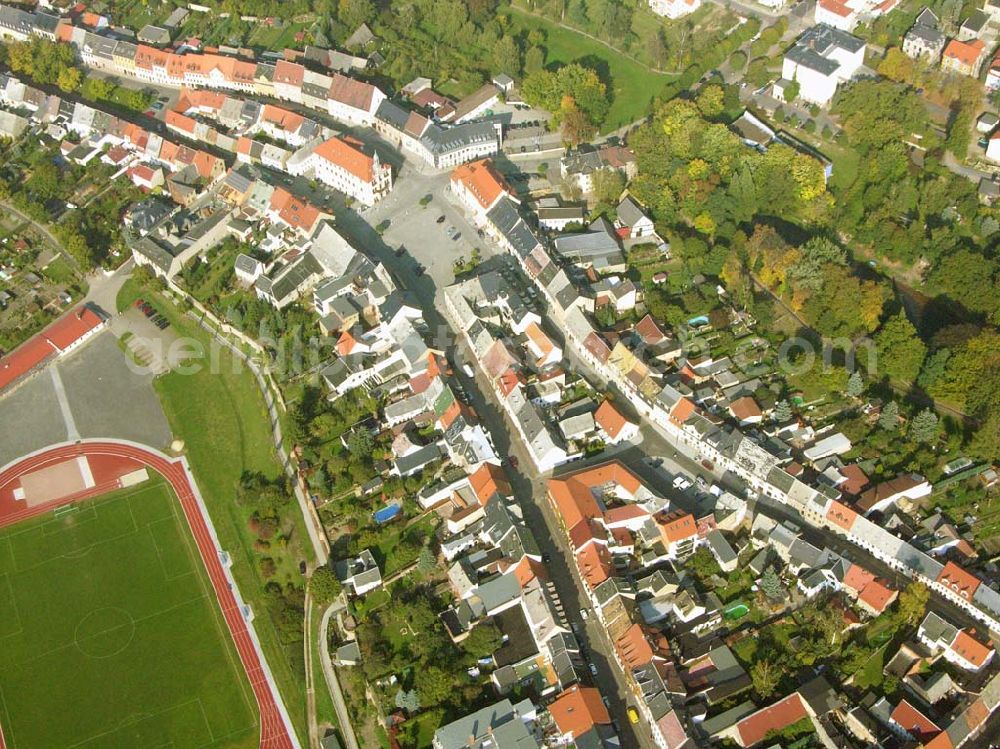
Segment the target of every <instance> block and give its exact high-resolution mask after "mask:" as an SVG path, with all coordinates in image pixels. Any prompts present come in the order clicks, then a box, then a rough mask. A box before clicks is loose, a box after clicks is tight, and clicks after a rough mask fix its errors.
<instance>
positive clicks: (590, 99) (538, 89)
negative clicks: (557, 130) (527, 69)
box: [521, 63, 608, 145]
mask: <svg viewBox="0 0 1000 749" xmlns="http://www.w3.org/2000/svg"><path fill="white" fill-rule="evenodd" d="M521 95H522V96H523V97H524V100H525V101H526V102H527V103H528V104H531V105H532V106H535V107H538V108H540V109H545V110H548V111H549V112H552V113H553V124H555V125H561V127H562V132H563V137H564V138H565V140H566V141H567V142H569V143H572V144H574V145H575V144H577V143H582V142H583V141H587V140H590V139H591V138H593V137H594V135H596V134H597V127H598V126H599V125H600V124H601V123H602V122H604V118H605V116H606V115H607V113H608V93H607V87H606V86H605V85H604V83H603V82H602V81H601V79H600V78H599V77H598V76H597V73H596V72H594V71H593V70H591V69H590V68H585V67H584V66H582V65H580V64H578V63H572V64H570V65H564V66H562V67H561V68H558V69H557V70H554V71H552V70H545V69H542V70H538V71H536V72H534V73H530V74H529V75H528V76H527V77H525V79H524V83H523V85H522V86H521Z"/></svg>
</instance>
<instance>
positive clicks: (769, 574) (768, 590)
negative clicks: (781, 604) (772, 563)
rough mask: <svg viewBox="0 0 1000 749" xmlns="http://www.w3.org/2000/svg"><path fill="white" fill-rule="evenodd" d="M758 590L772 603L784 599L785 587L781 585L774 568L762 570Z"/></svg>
mask: <svg viewBox="0 0 1000 749" xmlns="http://www.w3.org/2000/svg"><path fill="white" fill-rule="evenodd" d="M760 589H761V590H762V591H763V592H764V595H766V596H767V597H768V598H770V599H771V600H773V601H780V600H781V599H782V598H784V597H785V586H784V585H782V584H781V578H780V577H779V576H778V573H777V572H775V570H774V567H768V568H767V569H765V570H764V574H763V575H761V577H760Z"/></svg>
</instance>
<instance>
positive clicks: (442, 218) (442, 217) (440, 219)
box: [435, 214, 444, 224]
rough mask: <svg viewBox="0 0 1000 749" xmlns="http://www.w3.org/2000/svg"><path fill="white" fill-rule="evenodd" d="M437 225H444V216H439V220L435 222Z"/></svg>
mask: <svg viewBox="0 0 1000 749" xmlns="http://www.w3.org/2000/svg"><path fill="white" fill-rule="evenodd" d="M435 223H437V224H443V223H444V214H441V215H440V216H438V217H437V219H436V220H435Z"/></svg>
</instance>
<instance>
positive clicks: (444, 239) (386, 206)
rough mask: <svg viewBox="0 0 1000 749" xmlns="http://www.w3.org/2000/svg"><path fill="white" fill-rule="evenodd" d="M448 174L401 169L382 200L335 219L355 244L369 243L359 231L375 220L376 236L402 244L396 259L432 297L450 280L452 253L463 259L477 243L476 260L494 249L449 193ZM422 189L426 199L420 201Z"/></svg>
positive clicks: (366, 232) (452, 276) (364, 231)
mask: <svg viewBox="0 0 1000 749" xmlns="http://www.w3.org/2000/svg"><path fill="white" fill-rule="evenodd" d="M449 177H450V175H448V174H440V175H436V176H434V177H428V176H426V175H422V174H419V173H416V172H414V171H412V170H404V172H403V174H402V175H401V176H400V177H399V179H397V180H396V183H395V186H394V187H393V189H392V192H391V193H389V196H388V197H387V198H386V199H385V200H383V201H381V202H379V203H378V204H376V205H375V206H374V207H372V208H369V209H367V210H364V211H359V212H354V211H346V212H342V213H340V214H338V224H339V225H340V226H341V227H342V228H344V229H345V230H346V231H347V232H348V233H349V234H351V235H352V236H354V237H355V238H357V239H358V240H359V241H360V242H361V244H360V245H359V246H361V247H365V246H367V245H369V244H370V242H369V243H366V242H365V236H366V235H368V236H369V237H370V234H371V228H372V227H376V228H377V227H379V226H380V225H381V226H382V227H383V229H382V236H381V241H382V242H384V243H385V244H386V245H388V246H389V247H390V248H391V249H393V250H396V249H398V248H399V247H400V246H402V247H404V248H405V256H404V258H403V260H404V262H403V263H400V264H398V265H402V266H404V267H405V268H406V272H407V273H410V272H412V273H415V274H419V275H421V278H420V283H418V284H415V286H417V287H421V286H424V287H425V286H426V284H427V283H428V282H429V283H431V284H432V285H433V297H434V301H435V303H440V302H441V299H440V297H439V294H440V292H441V290H442V289H443V288H444V287H445V286H448V285H450V284H452V283H454V281H455V274H454V271H453V266H454V263H455V261H456V260H457V259H458V258H460V257H464V258H465V259H466V260H468V259H469V258H470V257H471V256H472V251H473V249H474V248H478V249H479V251H480V256H481V258H482V262H486V261H487V260H489V259H490V258H492V257H495V256H496V255H497V254H498V249H497V247H496V245H495V244H493V243H492V242H489V241H487V240H486V239H483V238H481V237H480V236H479V235H478V232H477V231H476V229H475V227H473V226H472V224H471V223H470V222H469V220H468V219H467V218H466V216H465V214H464V212H463V210H462V208H461V206H459V205H458V204H457V202H456V201H455V198H454V197H453V196H452V195H451V188H450V181H449ZM427 195H430V196H431V200H430V202H429V203H427V205H421V204H420V202H421V199H422V198H425V197H426V196H427ZM442 216H444V220H443V221H442V220H440V218H441V217H442ZM449 230H451V235H450V236H449ZM406 260H408V261H409V262H405V261H406ZM418 266H419V269H418Z"/></svg>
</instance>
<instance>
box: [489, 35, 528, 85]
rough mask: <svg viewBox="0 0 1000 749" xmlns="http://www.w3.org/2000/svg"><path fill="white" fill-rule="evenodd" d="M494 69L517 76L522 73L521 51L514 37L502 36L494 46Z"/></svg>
mask: <svg viewBox="0 0 1000 749" xmlns="http://www.w3.org/2000/svg"><path fill="white" fill-rule="evenodd" d="M493 69H494V70H495V71H496V72H498V73H507V75H511V76H515V75H518V74H519V73H520V72H521V49H520V47H518V46H517V40H516V39H514V37H512V36H502V37H500V39H499V40H498V41H497V43H496V44H495V45H494V46H493Z"/></svg>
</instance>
